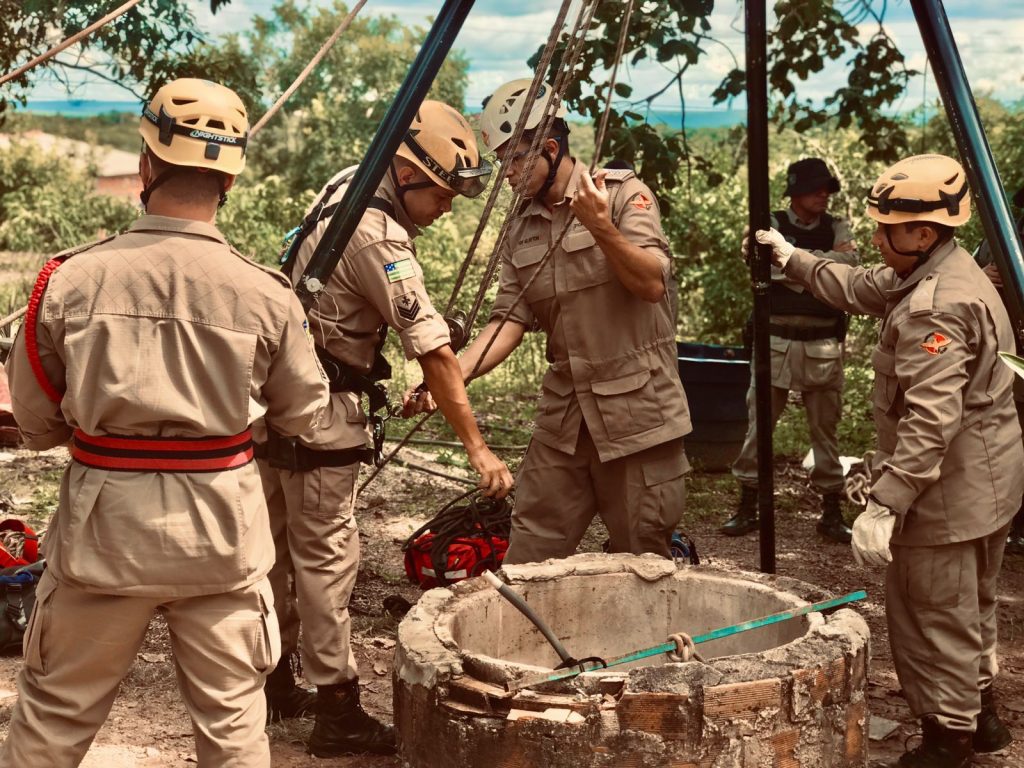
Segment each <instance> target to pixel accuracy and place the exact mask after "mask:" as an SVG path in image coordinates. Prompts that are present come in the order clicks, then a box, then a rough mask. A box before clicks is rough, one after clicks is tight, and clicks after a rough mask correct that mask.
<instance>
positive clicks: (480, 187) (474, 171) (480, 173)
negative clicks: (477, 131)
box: [404, 133, 492, 197]
mask: <svg viewBox="0 0 1024 768" xmlns="http://www.w3.org/2000/svg"><path fill="white" fill-rule="evenodd" d="M404 144H405V146H406V147H408V148H409V151H410V152H412V154H413V155H414V156H415V157H416V159H417V160H419V162H420V163H421V164H422V165H423V167H424V168H425V169H426V170H428V171H430V172H431V173H432V174H434V175H435V176H436V177H437V178H438V179H440V181H441V183H442V184H444V185H445V186H446V187H448V189H450V190H451V191H452V192H456V193H458V194H460V195H463V196H465V197H479V196H480V193H482V192H483V191H484V190H485V189H486V188H487V182H488V181H489V180H490V178H491V171H492V168H491V164H490V163H489V162H487V160H485V159H484V158H483V157H481V158H480V160H479V165H477V166H474V167H466V166H461V167H459V164H460V163H461V158H457V159H456V166H457V167H455V168H452V169H448V168H442V167H441V164H440V163H438V162H437V160H435V159H434V158H433V157H431V156H430V153H428V152H427V151H426V150H425V149H423V147H422V146H420V144H419V142H418V141H416V139H415V138H414V137H413V135H412V134H411V133H407V134H406V135H405V141H404Z"/></svg>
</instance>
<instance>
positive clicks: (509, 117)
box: [480, 77, 567, 152]
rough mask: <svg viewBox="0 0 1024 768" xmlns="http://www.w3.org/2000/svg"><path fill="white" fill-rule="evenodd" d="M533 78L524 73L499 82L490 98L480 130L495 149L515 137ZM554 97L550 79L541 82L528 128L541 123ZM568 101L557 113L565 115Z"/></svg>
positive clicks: (491, 148)
mask: <svg viewBox="0 0 1024 768" xmlns="http://www.w3.org/2000/svg"><path fill="white" fill-rule="evenodd" d="M532 83H533V80H531V79H530V78H527V77H524V78H521V79H519V80H513V81H512V82H510V83H505V84H504V85H502V86H500V87H499V88H498V89H497V90H496V91H495V92H494V93H493V94H491V96H490V97H488V99H487V101H485V102H484V111H483V114H482V115H480V134H481V135H482V136H483V139H484V144H485V145H486V147H487V149H489V150H490V151H492V152H495V151H497V149H498V148H499V147H500V146H501V145H502V144H504V143H505V142H506V141H508V140H509V139H511V138H512V134H513V133H514V132H515V129H516V123H517V122H519V115H521V114H522V112H523V109H524V108H525V105H526V96H527V93H528V92H529V90H530V85H531V84H532ZM553 97H554V91H553V90H552V88H551V86H550V85H548V84H547V83H541V84H540V88H539V89H538V90H537V98H535V99H534V101H533V104H532V105H531V106H530V114H529V116H528V117H527V118H526V126H525V130H531V129H533V128H536V127H537V126H538V125H540V124H541V121H542V119H543V118H544V111H545V110H546V109H547V106H548V102H549V101H550V100H551V98H553ZM566 114H567V113H566V109H565V105H564V104H562V103H561V102H559V104H558V108H557V109H556V110H555V117H556V118H558V117H565V115H566Z"/></svg>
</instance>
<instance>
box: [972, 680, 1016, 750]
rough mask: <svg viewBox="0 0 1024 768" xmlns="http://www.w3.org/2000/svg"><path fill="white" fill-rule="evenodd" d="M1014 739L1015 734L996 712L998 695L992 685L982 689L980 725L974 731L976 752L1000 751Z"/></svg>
mask: <svg viewBox="0 0 1024 768" xmlns="http://www.w3.org/2000/svg"><path fill="white" fill-rule="evenodd" d="M1011 741H1013V736H1011V735H1010V732H1009V731H1008V730H1007V728H1006V726H1005V725H1003V721H1002V720H1000V719H999V714H998V713H997V712H996V695H995V692H994V691H993V690H992V686H991V685H988V686H987V687H985V688H982V689H981V712H980V713H979V714H978V727H977V729H975V731H974V751H975V752H998V751H999V750H1000V749H1002V748H1003V747H1005V746H1008V745H1009V743H1010V742H1011Z"/></svg>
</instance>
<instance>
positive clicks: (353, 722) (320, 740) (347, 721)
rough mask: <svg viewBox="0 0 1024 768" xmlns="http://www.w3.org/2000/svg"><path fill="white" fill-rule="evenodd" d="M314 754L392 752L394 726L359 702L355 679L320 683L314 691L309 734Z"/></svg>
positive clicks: (310, 745)
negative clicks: (377, 718) (314, 698)
mask: <svg viewBox="0 0 1024 768" xmlns="http://www.w3.org/2000/svg"><path fill="white" fill-rule="evenodd" d="M309 751H310V753H311V754H313V755H315V756H316V757H338V756H340V755H359V754H364V753H367V752H372V753H373V754H376V755H393V754H395V751H396V746H395V729H394V728H392V727H391V726H390V725H385V724H384V723H382V722H380V721H378V720H375V719H374V718H372V717H370V715H368V714H367V713H366V711H365V710H364V709H363V708H362V707H361V706H360V705H359V681H358V680H353V681H352V682H350V683H342V684H341V685H320V686H317V692H316V723H315V724H314V725H313V735H312V736H310V737H309Z"/></svg>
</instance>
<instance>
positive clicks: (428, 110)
mask: <svg viewBox="0 0 1024 768" xmlns="http://www.w3.org/2000/svg"><path fill="white" fill-rule="evenodd" d="M395 154H396V155H398V156H399V157H404V158H405V159H406V160H408V161H409V162H411V163H413V164H415V165H416V166H417V167H419V168H421V169H422V170H423V172H424V173H426V174H427V176H429V177H430V178H431V179H433V180H434V183H436V184H440V185H441V186H442V187H444V188H445V189H449V190H451V191H452V192H457V193H458V194H460V195H465V196H466V197H476V196H477V195H479V194H480V193H481V192H483V191H484V189H485V188H486V187H487V180H488V179H489V178H490V177H491V165H490V163H488V162H487V161H486V160H484V159H483V158H481V157H480V149H479V148H478V147H477V145H476V136H474V135H473V129H472V128H470V127H469V123H467V122H466V118H464V117H463V116H462V115H460V114H459V113H458V111H457V110H455V109H453V108H451V107H449V106H448V105H447V104H444V103H442V102H440V101H433V100H431V99H427V100H426V101H424V102H423V103H422V104H421V105H420V108H419V109H418V110H417V111H416V117H414V118H413V121H412V125H410V126H409V132H408V133H407V134H406V135H405V139H404V140H403V141H402V143H401V145H399V147H398V150H397V151H396V152H395ZM416 187H418V185H415V184H410V185H407V186H406V187H404V188H403V189H414V188H416Z"/></svg>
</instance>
